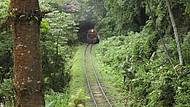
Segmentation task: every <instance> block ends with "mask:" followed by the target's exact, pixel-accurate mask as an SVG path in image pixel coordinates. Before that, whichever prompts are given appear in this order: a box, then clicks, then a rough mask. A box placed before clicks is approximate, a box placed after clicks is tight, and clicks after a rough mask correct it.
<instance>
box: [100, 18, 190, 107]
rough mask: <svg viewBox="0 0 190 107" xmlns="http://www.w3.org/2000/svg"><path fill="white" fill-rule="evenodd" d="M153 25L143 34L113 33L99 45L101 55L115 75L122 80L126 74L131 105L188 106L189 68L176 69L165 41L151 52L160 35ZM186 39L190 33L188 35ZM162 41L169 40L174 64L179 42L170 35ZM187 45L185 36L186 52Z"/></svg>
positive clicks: (150, 106)
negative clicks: (164, 46) (156, 38)
mask: <svg viewBox="0 0 190 107" xmlns="http://www.w3.org/2000/svg"><path fill="white" fill-rule="evenodd" d="M151 26H152V25H151V22H150V23H147V25H146V26H144V28H143V30H142V31H141V32H140V33H137V32H129V33H128V36H117V37H116V36H113V37H111V38H108V39H106V40H104V42H103V43H101V44H100V46H99V47H98V50H97V54H98V56H99V58H100V60H102V62H103V63H104V68H105V69H107V71H108V72H114V74H115V75H118V76H120V78H118V79H120V81H122V78H123V76H124V77H125V81H124V83H125V89H126V90H127V93H126V96H127V99H128V100H127V101H126V103H127V105H128V106H130V107H172V106H173V105H174V104H176V105H177V106H179V107H182V106H185V105H188V104H189V102H188V101H187V100H184V99H188V98H189V97H188V96H189V94H188V92H189V89H188V88H187V87H188V85H189V84H188V81H189V79H188V78H189V77H188V76H189V70H188V68H186V67H185V68H183V69H179V68H176V67H175V69H174V68H173V66H172V65H171V64H170V62H169V60H168V59H167V58H168V57H167V54H166V53H165V51H164V48H163V44H162V42H161V40H160V41H158V42H157V44H155V46H157V47H156V50H155V51H154V52H152V51H151V50H152V45H154V44H153V43H154V39H153V38H155V37H156V36H157V34H156V32H154V31H153V29H152V27H151ZM186 38H189V36H188V35H187V36H186ZM162 40H164V41H167V43H166V44H165V45H166V48H167V51H168V54H169V57H171V58H172V61H173V63H174V64H177V60H178V58H177V57H178V56H177V54H176V52H177V51H176V46H175V41H174V40H173V39H172V38H171V37H170V36H167V37H165V38H163V39H162ZM187 44H189V40H187V39H185V40H184V42H183V50H184V51H185V50H186V51H185V52H187V48H188V46H187ZM150 53H151V54H150ZM184 54H185V53H184ZM187 54H189V51H188V52H187V53H186V55H185V56H188V55H187ZM186 58H187V57H186ZM186 58H185V59H186ZM187 59H188V58H187ZM186 62H187V61H186ZM188 64H189V63H188ZM109 68H110V69H109ZM181 72H186V73H185V74H184V73H181ZM121 74H123V76H122V75H121ZM181 75H183V76H181ZM179 77H180V79H179ZM116 83H117V82H116ZM117 84H118V83H117ZM185 93H186V94H187V95H185Z"/></svg>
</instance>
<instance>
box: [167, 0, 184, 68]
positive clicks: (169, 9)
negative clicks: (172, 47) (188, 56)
mask: <svg viewBox="0 0 190 107" xmlns="http://www.w3.org/2000/svg"><path fill="white" fill-rule="evenodd" d="M166 5H167V8H168V12H169V16H170V20H171V23H172V27H173V30H174V35H175V40H176V44H177V52H178V56H179V64H180V65H183V55H182V50H181V45H180V40H179V35H178V32H177V27H176V24H175V20H174V16H173V13H172V10H171V6H170V2H169V0H166Z"/></svg>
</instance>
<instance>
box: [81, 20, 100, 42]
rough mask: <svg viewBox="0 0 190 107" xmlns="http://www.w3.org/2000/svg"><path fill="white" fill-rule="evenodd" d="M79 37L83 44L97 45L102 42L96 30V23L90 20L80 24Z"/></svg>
mask: <svg viewBox="0 0 190 107" xmlns="http://www.w3.org/2000/svg"><path fill="white" fill-rule="evenodd" d="M78 37H79V40H80V41H81V42H83V43H88V44H96V43H99V41H100V37H99V35H98V33H97V31H96V29H95V23H94V22H92V21H89V20H85V21H81V22H80V23H79V31H78Z"/></svg>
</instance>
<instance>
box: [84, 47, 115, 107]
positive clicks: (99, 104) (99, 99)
mask: <svg viewBox="0 0 190 107" xmlns="http://www.w3.org/2000/svg"><path fill="white" fill-rule="evenodd" d="M92 46H93V45H92V44H88V45H87V46H86V48H85V52H84V68H85V70H84V72H85V77H86V82H87V88H88V91H89V94H90V97H91V100H92V101H91V103H92V104H93V105H91V106H90V107H92V106H95V107H112V104H111V103H110V101H109V99H108V97H107V96H106V93H105V91H104V89H103V86H102V84H101V82H100V79H99V77H98V72H97V70H96V67H95V65H94V61H93V58H92Z"/></svg>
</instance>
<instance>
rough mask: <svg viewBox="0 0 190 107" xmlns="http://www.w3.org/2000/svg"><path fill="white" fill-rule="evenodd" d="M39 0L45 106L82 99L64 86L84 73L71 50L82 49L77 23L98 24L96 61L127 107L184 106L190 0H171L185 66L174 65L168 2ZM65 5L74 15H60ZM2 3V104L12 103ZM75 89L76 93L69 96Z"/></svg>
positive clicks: (4, 3) (189, 73)
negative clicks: (73, 5) (73, 9)
mask: <svg viewBox="0 0 190 107" xmlns="http://www.w3.org/2000/svg"><path fill="white" fill-rule="evenodd" d="M39 1H40V7H41V10H42V11H43V12H45V13H46V15H44V18H43V19H42V21H41V28H40V29H41V38H40V42H41V55H42V66H43V74H44V75H43V76H44V77H43V79H44V86H45V87H44V91H45V100H46V106H48V107H54V106H55V107H66V106H67V105H68V103H69V102H70V105H71V106H74V105H73V104H72V103H73V99H86V98H85V96H83V91H84V90H83V88H82V87H81V85H79V84H76V83H75V81H74V82H73V81H71V82H70V84H69V81H70V80H72V79H73V78H77V77H78V75H82V74H77V72H76V71H82V70H80V68H79V67H78V66H79V65H78V66H77V65H76V64H80V62H75V59H77V58H78V57H80V56H79V55H78V54H79V53H80V52H81V50H79V51H80V52H79V51H78V52H77V53H76V50H77V49H78V48H76V46H77V45H79V44H80V43H79V41H78V40H77V31H78V27H77V26H78V23H79V21H81V20H82V19H87V20H92V21H94V22H96V28H97V30H98V33H99V34H100V36H101V43H100V44H99V45H98V46H97V50H96V54H97V59H98V60H100V63H101V64H102V65H101V66H100V67H101V68H100V69H101V70H102V72H105V73H107V74H110V75H115V78H113V79H115V80H114V81H116V82H115V85H116V86H117V87H118V86H119V87H120V89H121V90H122V91H124V92H125V96H126V97H125V100H126V101H125V103H126V106H128V107H173V106H176V107H188V106H189V105H190V102H189V101H190V93H189V91H190V88H189V87H190V70H189V69H190V26H189V24H190V1H188V0H169V1H170V6H171V10H172V13H173V16H174V19H175V23H176V25H177V26H176V27H177V30H178V34H179V41H177V42H179V44H180V45H181V52H182V56H183V64H180V61H179V53H178V48H177V46H176V43H177V42H176V38H175V35H174V31H173V30H174V29H173V26H172V23H171V20H170V19H171V17H170V16H169V14H168V12H169V11H168V8H167V5H166V1H167V0H79V1H78V2H76V1H75V0H55V1H50V0H39ZM70 1H71V2H70ZM65 3H76V4H77V3H79V4H80V7H81V8H79V9H80V11H79V12H77V13H75V12H70V11H69V10H65V7H64V4H65ZM8 6H9V0H1V2H0V103H1V102H3V103H6V104H7V106H12V104H13V103H14V100H15V91H14V87H13V83H12V78H13V70H12V67H13V59H12V36H11V35H12V34H11V28H10V27H9V22H8V21H7V18H8V17H7V16H8ZM77 9H78V8H77ZM74 54H76V55H75V58H73V56H74ZM72 65H74V66H73V67H72ZM72 70H73V71H74V72H73V73H74V74H72V73H71V71H72ZM81 78H82V77H81ZM76 80H77V81H78V79H76ZM79 81H80V79H79ZM81 81H82V80H81ZM81 84H82V83H81ZM77 85H79V86H78V87H80V90H78V91H75V89H77ZM70 87H72V88H73V87H74V89H71V88H70ZM73 91H74V92H73ZM81 93H82V94H81ZM73 94H75V95H73ZM71 96H72V97H71Z"/></svg>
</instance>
